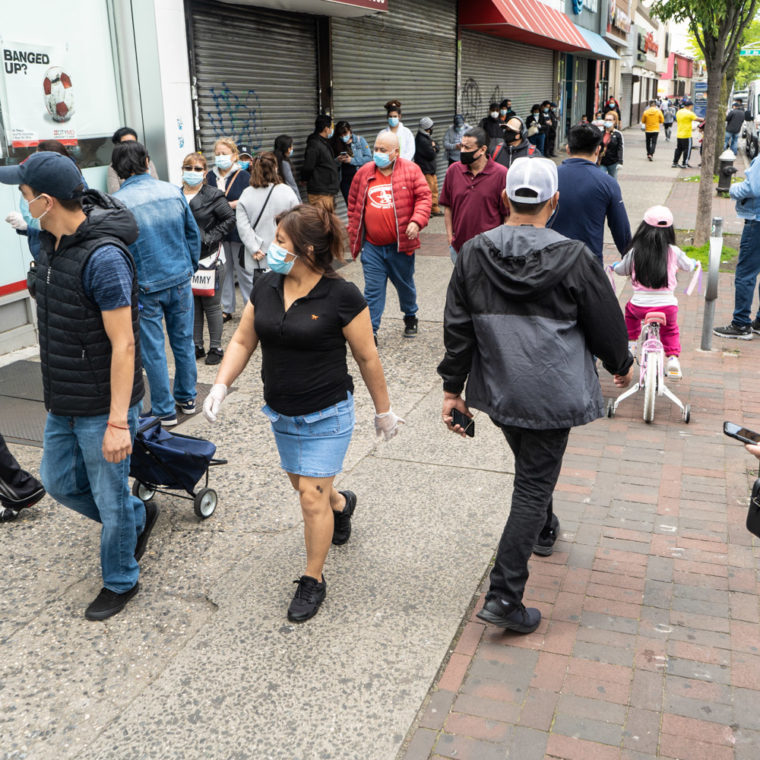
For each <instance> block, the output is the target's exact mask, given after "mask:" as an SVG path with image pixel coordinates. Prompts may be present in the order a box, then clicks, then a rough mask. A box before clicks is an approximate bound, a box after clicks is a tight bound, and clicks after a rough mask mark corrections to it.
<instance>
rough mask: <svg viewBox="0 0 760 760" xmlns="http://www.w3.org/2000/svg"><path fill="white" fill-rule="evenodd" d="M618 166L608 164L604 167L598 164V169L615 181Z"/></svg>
mask: <svg viewBox="0 0 760 760" xmlns="http://www.w3.org/2000/svg"><path fill="white" fill-rule="evenodd" d="M618 166H620V164H609V165H608V166H605V165H604V164H599V168H600V169H601V170H602V171H603V172H607V174H609V175H610V177H612V178H613V179H617V170H618Z"/></svg>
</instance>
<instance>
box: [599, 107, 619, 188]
mask: <svg viewBox="0 0 760 760" xmlns="http://www.w3.org/2000/svg"><path fill="white" fill-rule="evenodd" d="M617 123H618V118H617V113H615V111H607V113H606V114H605V116H604V135H603V137H602V152H601V153H600V154H599V167H600V168H601V169H602V171H605V172H607V174H609V175H610V177H612V178H613V179H617V170H618V166H622V165H623V133H622V132H620V131H619V130H618V128H617Z"/></svg>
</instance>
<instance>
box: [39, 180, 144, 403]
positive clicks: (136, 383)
mask: <svg viewBox="0 0 760 760" xmlns="http://www.w3.org/2000/svg"><path fill="white" fill-rule="evenodd" d="M82 205H83V209H84V211H85V213H86V214H87V220H86V221H85V222H83V223H82V224H81V225H80V227H79V229H77V231H76V232H75V233H74V234H73V235H66V236H64V237H63V238H61V241H60V245H59V246H58V249H57V250H54V246H55V239H54V238H53V236H52V235H50V233H47V232H43V233H42V234H41V235H40V242H41V248H40V256H39V259H38V260H37V267H36V278H35V279H36V283H35V285H36V296H37V317H38V322H39V333H40V357H41V360H42V382H43V389H44V394H45V407H46V408H47V409H48V410H49V411H51V412H52V413H53V414H58V415H61V416H65V417H69V416H71V417H93V416H95V415H98V414H108V412H109V411H110V408H111V341H110V340H109V339H108V335H107V334H106V331H105V327H104V326H103V315H102V313H101V311H100V309H99V308H98V306H97V304H95V303H93V302H92V301H90V299H89V298H88V297H87V296H86V294H85V292H84V288H83V286H82V272H83V271H84V267H85V264H86V263H87V261H88V260H89V258H90V256H92V254H93V253H94V252H95V251H96V250H97V249H98V248H101V247H102V246H104V245H113V246H116V247H117V248H119V249H120V250H122V251H123V252H124V253H125V255H126V256H127V258H128V260H129V262H130V265H131V266H132V272H133V274H132V330H133V332H134V336H135V369H134V380H133V385H132V396H131V399H130V403H129V405H130V406H132V405H134V404H136V403H137V402H138V401H140V400H141V399H142V397H143V393H144V389H143V379H142V363H141V361H140V325H139V311H138V286H137V274H136V272H137V270H136V267H135V262H134V260H133V259H132V256H131V255H130V253H129V249H128V248H127V245H128V244H129V243H132V242H134V240H135V239H136V238H137V223H136V222H135V220H134V217H133V216H132V214H131V212H130V211H128V210H127V209H126V208H125V207H124V206H123V205H122V204H121V203H119V202H118V201H117V200H115V199H113V198H111V197H109V196H105V195H103V194H102V193H100V192H98V191H97V190H88V191H87V193H86V194H85V198H84V201H83V204H82Z"/></svg>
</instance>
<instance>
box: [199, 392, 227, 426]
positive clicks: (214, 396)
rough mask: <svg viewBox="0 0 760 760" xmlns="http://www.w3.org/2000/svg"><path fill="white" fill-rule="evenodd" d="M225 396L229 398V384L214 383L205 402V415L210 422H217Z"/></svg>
mask: <svg viewBox="0 0 760 760" xmlns="http://www.w3.org/2000/svg"><path fill="white" fill-rule="evenodd" d="M225 398H227V386H226V385H225V384H224V383H214V385H212V386H211V390H210V391H209V392H208V396H206V400H205V401H204V402H203V416H204V417H205V418H206V419H207V420H208V421H209V422H216V416H217V414H219V407H220V406H221V405H222V401H224V399H225Z"/></svg>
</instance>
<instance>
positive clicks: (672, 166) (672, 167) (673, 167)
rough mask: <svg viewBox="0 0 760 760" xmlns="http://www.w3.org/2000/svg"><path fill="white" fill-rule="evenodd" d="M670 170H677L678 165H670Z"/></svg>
mask: <svg viewBox="0 0 760 760" xmlns="http://www.w3.org/2000/svg"><path fill="white" fill-rule="evenodd" d="M670 168H671V169H677V168H678V164H671V165H670Z"/></svg>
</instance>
